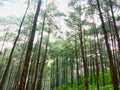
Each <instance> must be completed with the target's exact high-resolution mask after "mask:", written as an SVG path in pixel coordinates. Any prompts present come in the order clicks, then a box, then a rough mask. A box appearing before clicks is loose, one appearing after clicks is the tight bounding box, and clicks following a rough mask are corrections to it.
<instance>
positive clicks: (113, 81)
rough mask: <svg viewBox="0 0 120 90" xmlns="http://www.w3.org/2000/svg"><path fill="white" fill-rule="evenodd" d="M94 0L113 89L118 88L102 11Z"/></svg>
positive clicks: (117, 89) (116, 89)
mask: <svg viewBox="0 0 120 90" xmlns="http://www.w3.org/2000/svg"><path fill="white" fill-rule="evenodd" d="M96 1H97V6H98V10H99V15H100V19H101V22H102V29H103V32H104V37H105V43H106V47H107V53H108V57H109V62H110V73H111V78H112V83H113V86H114V90H119V88H118V78H117V71H116V69H115V66H114V64H113V57H112V52H111V50H110V46H109V43H108V36H107V31H106V27H105V23H104V19H103V15H102V12H101V9H100V3H99V0H96Z"/></svg>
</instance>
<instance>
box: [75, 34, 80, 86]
mask: <svg viewBox="0 0 120 90" xmlns="http://www.w3.org/2000/svg"><path fill="white" fill-rule="evenodd" d="M75 58H76V72H77V83H78V87H79V85H80V80H79V63H78V53H77V37H76V32H75Z"/></svg>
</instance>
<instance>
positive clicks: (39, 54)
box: [32, 10, 46, 90]
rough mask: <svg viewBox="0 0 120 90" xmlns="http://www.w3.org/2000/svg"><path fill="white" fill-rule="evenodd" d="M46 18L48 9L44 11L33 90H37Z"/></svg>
mask: <svg viewBox="0 0 120 90" xmlns="http://www.w3.org/2000/svg"><path fill="white" fill-rule="evenodd" d="M45 19H46V10H45V13H44V18H43V23H42V31H41V37H40V44H39V49H38V57H37V64H36V68H35V69H36V70H35V78H34V80H33V85H32V86H33V87H32V90H35V83H36V79H37V72H38V64H39V61H40V56H41V45H42V40H43V30H44V25H45Z"/></svg>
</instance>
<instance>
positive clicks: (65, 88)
mask: <svg viewBox="0 0 120 90" xmlns="http://www.w3.org/2000/svg"><path fill="white" fill-rule="evenodd" d="M82 80H83V76H82ZM99 85H100V90H114V89H113V85H112V84H111V76H110V72H109V71H107V72H105V86H103V83H102V72H100V75H99ZM119 88H120V86H119ZM53 90H56V88H54V89H53ZM58 90H84V81H83V83H82V84H81V85H80V86H79V89H78V86H77V80H74V84H73V87H72V88H71V83H67V84H65V85H61V86H59V87H58ZM89 90H97V86H96V84H90V83H89Z"/></svg>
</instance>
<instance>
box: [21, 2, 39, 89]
mask: <svg viewBox="0 0 120 90" xmlns="http://www.w3.org/2000/svg"><path fill="white" fill-rule="evenodd" d="M40 7H41V0H39V1H38V5H37V9H36V13H35V17H34V22H33V27H32V31H31V36H30V40H29V42H28V47H27V52H26V56H25V62H24V67H23V72H22V76H21V79H20V86H19V90H24V89H25V81H26V77H27V72H28V67H29V61H30V56H31V52H32V46H33V41H34V36H35V31H36V26H37V20H38V16H39V12H40Z"/></svg>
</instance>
